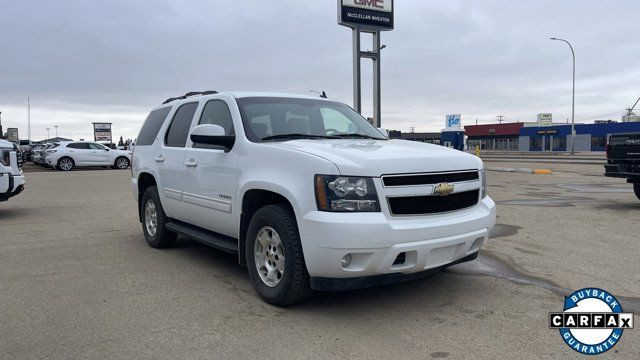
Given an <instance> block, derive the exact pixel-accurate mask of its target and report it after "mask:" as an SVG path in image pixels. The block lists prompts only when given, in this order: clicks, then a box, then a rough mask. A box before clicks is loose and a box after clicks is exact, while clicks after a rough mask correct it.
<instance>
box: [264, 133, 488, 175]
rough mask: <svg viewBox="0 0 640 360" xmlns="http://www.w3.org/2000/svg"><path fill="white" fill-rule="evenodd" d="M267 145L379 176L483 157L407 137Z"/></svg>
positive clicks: (477, 163)
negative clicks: (311, 155)
mask: <svg viewBox="0 0 640 360" xmlns="http://www.w3.org/2000/svg"><path fill="white" fill-rule="evenodd" d="M268 145H270V146H278V147H281V148H287V149H291V150H296V151H301V152H305V153H309V154H313V155H316V156H319V157H322V158H324V159H327V160H329V161H331V162H333V163H334V164H336V166H337V167H338V169H340V173H341V174H342V175H353V176H373V177H378V176H381V175H386V174H401V173H422V172H443V171H455V170H468V169H480V168H482V160H480V159H479V158H477V157H476V156H474V155H471V154H467V153H465V152H462V151H458V150H454V149H449V148H446V147H444V146H440V145H433V144H426V143H421V142H416V141H408V140H360V139H358V140H347V139H344V140H342V139H341V140H292V141H285V142H276V143H268Z"/></svg>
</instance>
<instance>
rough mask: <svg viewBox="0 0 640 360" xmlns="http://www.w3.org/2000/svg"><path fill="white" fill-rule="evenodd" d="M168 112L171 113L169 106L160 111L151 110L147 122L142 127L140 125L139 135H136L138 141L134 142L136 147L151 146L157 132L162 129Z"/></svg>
mask: <svg viewBox="0 0 640 360" xmlns="http://www.w3.org/2000/svg"><path fill="white" fill-rule="evenodd" d="M169 111H171V106H169V107H165V108H162V109H157V110H153V111H152V112H151V113H150V114H149V116H148V117H147V120H145V122H144V125H142V129H140V134H138V141H137V142H136V146H145V145H151V144H153V142H154V140H155V139H156V136H158V131H160V128H161V127H162V124H163V123H164V120H165V119H166V118H167V115H169Z"/></svg>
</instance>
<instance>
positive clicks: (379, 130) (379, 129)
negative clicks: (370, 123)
mask: <svg viewBox="0 0 640 360" xmlns="http://www.w3.org/2000/svg"><path fill="white" fill-rule="evenodd" d="M378 132H379V133H380V134H382V135H384V137H386V138H387V139H388V138H389V132H388V131H387V129H383V128H378Z"/></svg>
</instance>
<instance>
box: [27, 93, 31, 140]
mask: <svg viewBox="0 0 640 360" xmlns="http://www.w3.org/2000/svg"><path fill="white" fill-rule="evenodd" d="M27 137H28V139H29V145H31V97H30V96H27Z"/></svg>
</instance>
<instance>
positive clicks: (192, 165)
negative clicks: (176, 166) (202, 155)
mask: <svg viewBox="0 0 640 360" xmlns="http://www.w3.org/2000/svg"><path fill="white" fill-rule="evenodd" d="M184 165H185V166H188V167H196V166H198V163H197V162H196V161H195V160H194V159H191V160H189V161H186V162H185V163H184Z"/></svg>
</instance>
